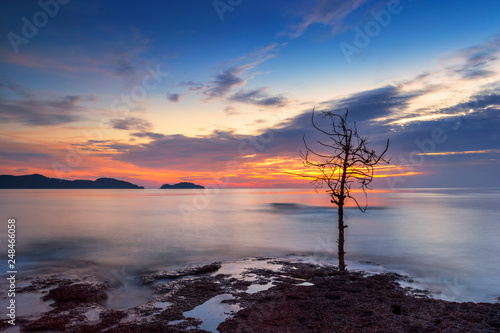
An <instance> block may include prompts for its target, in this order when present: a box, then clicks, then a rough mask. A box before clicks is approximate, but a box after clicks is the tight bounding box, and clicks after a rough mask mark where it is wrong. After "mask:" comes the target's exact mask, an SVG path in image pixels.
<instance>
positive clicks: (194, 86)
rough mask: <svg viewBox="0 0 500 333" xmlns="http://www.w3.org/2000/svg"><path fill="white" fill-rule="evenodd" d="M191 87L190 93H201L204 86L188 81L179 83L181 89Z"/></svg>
mask: <svg viewBox="0 0 500 333" xmlns="http://www.w3.org/2000/svg"><path fill="white" fill-rule="evenodd" d="M186 86H187V87H189V90H190V91H199V90H201V89H203V87H204V85H203V83H201V82H194V81H186V82H181V83H179V87H186Z"/></svg>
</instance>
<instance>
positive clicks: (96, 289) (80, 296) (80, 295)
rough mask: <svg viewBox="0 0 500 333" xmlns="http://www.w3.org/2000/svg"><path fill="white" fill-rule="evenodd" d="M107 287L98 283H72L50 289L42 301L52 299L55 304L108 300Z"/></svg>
mask: <svg viewBox="0 0 500 333" xmlns="http://www.w3.org/2000/svg"><path fill="white" fill-rule="evenodd" d="M106 289H107V286H106V285H104V284H99V283H85V282H83V283H74V284H70V285H62V286H59V287H57V288H54V289H51V290H50V291H49V294H48V295H46V296H44V300H47V299H53V300H55V301H56V302H70V301H75V302H99V301H103V300H105V299H107V298H108V295H107V294H106V292H105V290H106Z"/></svg>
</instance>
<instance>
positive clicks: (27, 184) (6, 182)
mask: <svg viewBox="0 0 500 333" xmlns="http://www.w3.org/2000/svg"><path fill="white" fill-rule="evenodd" d="M132 188H133V189H144V187H142V186H138V185H135V184H132V183H129V182H126V181H123V180H118V179H114V178H99V179H96V180H80V179H79V180H65V179H59V178H48V177H45V176H43V175H39V174H33V175H24V176H11V175H0V189H132Z"/></svg>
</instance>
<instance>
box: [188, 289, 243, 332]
mask: <svg viewBox="0 0 500 333" xmlns="http://www.w3.org/2000/svg"><path fill="white" fill-rule="evenodd" d="M233 298H234V297H233V295H231V294H222V295H217V296H215V297H213V298H211V299H209V300H208V301H206V302H205V303H203V304H201V305H198V306H197V307H195V308H194V309H193V310H191V311H187V312H184V316H185V317H193V318H198V319H200V320H202V321H203V323H202V324H201V325H200V329H203V330H207V331H210V332H217V326H219V324H220V323H222V322H223V321H224V320H226V318H227V317H228V316H229V313H230V312H231V311H234V312H237V311H239V310H240V309H241V307H240V306H239V305H237V304H227V303H221V301H224V300H228V299H233Z"/></svg>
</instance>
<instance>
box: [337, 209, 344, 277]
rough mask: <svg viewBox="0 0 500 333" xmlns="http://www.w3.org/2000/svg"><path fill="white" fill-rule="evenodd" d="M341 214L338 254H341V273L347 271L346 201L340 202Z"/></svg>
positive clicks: (339, 211) (339, 210)
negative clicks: (345, 241) (345, 240)
mask: <svg viewBox="0 0 500 333" xmlns="http://www.w3.org/2000/svg"><path fill="white" fill-rule="evenodd" d="M338 213H339V221H338V222H339V226H338V227H339V239H338V245H339V248H338V254H339V271H342V272H343V271H345V261H344V254H345V252H344V229H345V227H344V200H340V201H339V207H338Z"/></svg>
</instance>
